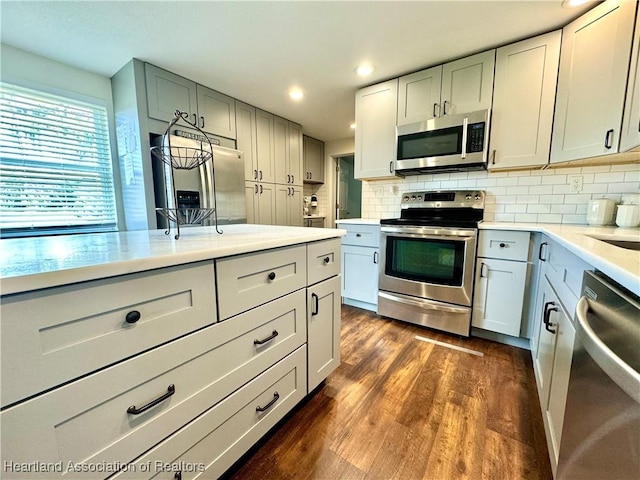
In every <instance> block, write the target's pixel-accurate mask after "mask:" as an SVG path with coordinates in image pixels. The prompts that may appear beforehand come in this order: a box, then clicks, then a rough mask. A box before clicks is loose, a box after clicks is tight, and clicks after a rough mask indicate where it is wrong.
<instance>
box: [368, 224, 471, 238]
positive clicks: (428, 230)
mask: <svg viewBox="0 0 640 480" xmlns="http://www.w3.org/2000/svg"><path fill="white" fill-rule="evenodd" d="M380 232H382V234H383V235H386V236H389V237H409V236H411V237H415V238H446V237H449V238H475V237H476V236H477V234H476V231H475V230H470V229H468V228H460V229H456V228H449V227H447V228H437V227H436V228H434V227H394V226H384V227H381V228H380Z"/></svg>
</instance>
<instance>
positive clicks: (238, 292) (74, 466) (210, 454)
mask: <svg viewBox="0 0 640 480" xmlns="http://www.w3.org/2000/svg"><path fill="white" fill-rule="evenodd" d="M339 249H340V241H339V239H329V240H321V241H315V242H310V243H308V244H307V243H303V244H299V245H292V246H289V247H281V248H276V249H271V250H264V251H259V252H255V253H246V254H241V255H236V256H233V257H227V258H221V259H216V260H215V262H214V261H213V259H212V260H209V261H206V262H200V263H197V264H193V266H192V268H191V270H190V269H189V268H187V266H182V267H172V268H168V269H160V270H156V271H150V272H144V273H143V274H131V275H126V276H124V277H116V278H114V279H110V280H104V281H102V280H98V281H93V282H86V284H77V285H75V286H71V285H70V286H66V287H58V288H55V289H51V291H50V292H49V294H48V295H45V297H43V298H44V299H45V300H47V302H48V304H49V306H50V310H51V311H54V310H56V312H55V313H56V314H55V315H49V316H51V317H53V324H52V325H53V327H55V328H58V327H57V326H58V325H65V328H66V329H65V330H64V331H63V333H64V335H66V336H67V337H68V339H69V341H68V342H67V343H68V344H69V345H73V342H74V340H75V339H78V338H79V339H82V338H84V337H83V336H86V337H87V338H89V340H90V341H91V342H94V338H95V337H96V335H95V333H96V332H99V331H100V330H101V329H103V330H104V332H105V335H107V334H109V332H111V330H112V329H113V325H116V327H118V329H120V328H123V327H122V325H121V323H122V321H123V320H122V318H120V317H121V315H120V313H122V312H123V311H124V312H127V311H128V310H129V309H130V308H132V306H135V307H136V308H138V304H139V305H140V307H139V309H140V311H141V312H142V318H141V320H140V324H139V325H135V327H136V328H139V327H140V328H141V329H140V330H139V331H137V333H136V331H135V330H134V331H129V332H126V333H125V334H120V333H117V334H115V335H116V336H115V337H114V338H115V339H119V340H118V342H120V343H121V345H120V344H118V342H116V343H115V344H112V343H113V341H112V340H109V341H108V342H107V343H106V344H105V346H101V345H102V344H100V343H90V344H89V346H88V347H87V348H90V349H91V348H92V345H96V346H95V347H93V349H94V350H96V352H95V354H94V356H93V357H94V358H91V359H89V360H91V361H87V365H88V366H87V367H86V368H87V369H88V370H77V369H74V368H70V366H69V365H65V362H62V363H60V364H53V366H52V367H51V368H52V369H53V370H52V372H53V373H52V374H51V375H50V376H51V378H52V382H53V383H46V384H43V385H45V386H44V387H41V386H39V385H40V384H39V383H36V384H29V385H30V389H29V390H25V391H23V390H20V389H18V388H16V387H15V386H14V385H13V384H12V383H7V384H6V386H5V384H4V383H3V385H2V389H3V399H4V398H5V396H6V398H8V399H11V402H10V403H8V404H5V408H4V409H3V410H2V412H1V413H0V426H1V429H2V435H1V436H0V446H1V449H0V463H1V464H2V465H3V474H2V478H3V479H12V478H16V479H32V478H44V479H53V478H89V479H96V478H106V477H110V476H112V475H113V474H116V476H118V478H152V477H153V478H174V479H175V478H183V479H184V478H195V477H198V478H218V477H219V476H220V475H221V474H222V473H223V472H224V471H225V470H226V469H227V468H228V467H229V466H231V465H232V464H233V463H234V462H235V461H236V460H237V459H238V458H240V457H241V456H242V455H243V454H244V453H245V452H246V451H247V450H248V449H249V448H250V447H251V446H252V445H253V444H254V443H255V442H256V441H257V440H258V439H259V438H260V437H262V436H263V435H264V434H265V433H266V432H267V431H268V430H269V429H270V428H271V427H273V426H274V425H275V424H276V423H277V422H278V421H279V420H280V419H281V418H283V417H284V416H285V414H286V413H287V412H289V411H290V410H291V409H292V408H293V407H294V406H295V405H296V404H297V403H298V402H299V401H300V400H302V398H304V396H305V395H307V393H308V392H309V391H310V390H311V389H313V388H314V387H315V386H317V385H318V384H319V383H320V382H322V381H323V380H324V379H325V378H326V377H327V375H329V374H330V373H331V372H332V371H333V370H335V368H336V367H337V366H338V365H339V363H340V275H339V272H340V252H339ZM327 257H328V258H329V261H328V262H326V261H325V258H327ZM308 269H310V270H311V271H312V272H313V274H312V275H311V276H310V278H309V279H308V278H307V270H308ZM214 272H215V274H214ZM189 273H192V274H193V275H192V276H190V275H188V274H189ZM196 274H197V275H196ZM176 275H179V276H180V278H174V277H175V276H176ZM165 276H166V278H165ZM314 279H316V280H314ZM316 281H317V283H314V282H316ZM83 287H87V289H86V291H90V292H92V293H93V297H95V298H104V299H106V300H105V301H104V302H102V301H101V303H96V304H94V305H93V306H92V308H91V309H89V310H87V309H86V308H84V307H83V303H85V302H79V303H78V302H76V303H73V302H69V301H68V297H69V295H70V292H71V291H72V290H74V289H77V290H78V291H79V292H80V293H81V292H82V291H83ZM176 287H182V290H181V289H180V288H178V291H177V293H175V292H174V290H175V288H176ZM207 289H208V290H209V291H204V290H207ZM167 292H168V293H167ZM20 295H24V296H22V297H18V296H17V295H16V296H7V297H3V298H2V306H3V315H5V314H7V315H8V318H3V322H5V321H6V320H10V319H11V318H9V317H13V316H15V314H16V312H21V314H22V315H23V316H24V315H26V316H24V317H23V320H25V319H26V320H28V317H29V315H30V314H31V313H34V312H35V313H37V312H41V315H39V317H43V318H45V317H47V316H48V314H47V313H46V312H45V310H44V309H43V308H42V305H43V304H42V302H43V301H44V300H43V298H41V297H42V292H33V295H32V294H31V293H26V294H20ZM114 295H115V296H114ZM163 295H168V298H169V299H173V298H174V297H176V296H177V297H176V298H177V299H178V300H179V299H180V298H182V297H187V299H190V301H187V302H185V301H177V300H176V301H175V305H176V308H173V309H168V308H167V306H168V303H167V301H165V302H162V301H158V300H157V299H159V298H161V297H162V296H163ZM85 297H86V296H85ZM18 300H20V301H23V302H24V305H23V306H24V308H23V309H22V310H21V309H20V308H19V307H20V305H19V302H18ZM174 300H175V299H174ZM87 303H89V302H87ZM169 303H171V302H169ZM147 304H148V305H147ZM216 305H218V308H216ZM5 307H6V310H5ZM111 309H113V311H114V312H115V313H114V314H113V315H111ZM57 310H60V312H58V311H57ZM65 315H66V316H67V317H68V318H66V321H65V319H64V318H62V317H64V316H65ZM78 316H79V318H85V317H87V318H89V319H90V321H88V323H87V324H86V325H87V326H84V324H83V323H79V322H77V321H75V322H74V320H77V318H78ZM163 316H166V317H167V320H166V321H162V320H161V318H162V317H163ZM94 317H95V318H94ZM16 318H18V317H16ZM145 319H149V320H151V321H150V322H149V324H148V325H146V326H144V322H143V320H145ZM36 320H38V321H39V319H36ZM211 320H213V322H211ZM167 322H169V323H167ZM14 323H15V322H10V323H7V324H6V325H5V324H4V323H3V325H2V334H3V342H4V335H5V327H9V326H10V328H9V330H6V333H7V335H10V336H11V335H14V333H15V332H14V329H15V328H16V327H15V325H13V324H14ZM18 323H20V322H18ZM23 323H25V324H27V323H28V322H27V321H25V322H23ZM125 323H126V320H125ZM156 325H157V326H156ZM74 327H75V328H74ZM125 327H126V326H125ZM29 328H32V327H29ZM38 328H40V327H38ZM154 328H157V329H159V330H162V332H160V331H158V332H155V331H154ZM76 329H77V330H76ZM44 330H46V325H45V328H44ZM42 331H43V329H42V328H40V332H41V336H40V340H42V339H43V338H42ZM16 332H17V330H16ZM63 333H60V334H54V337H53V339H54V340H56V342H57V343H58V344H62V345H63V346H64V345H65V344H64V342H63V340H64V335H63ZM167 335H169V336H170V338H169V337H167ZM12 338H14V337H12ZM152 339H155V344H154V345H151V346H150V345H149V344H148V341H150V340H152ZM14 341H17V342H19V339H15V338H14ZM30 341H32V340H30ZM52 341H53V340H51V341H49V343H51V342H52ZM110 342H111V343H110ZM110 345H111V347H112V352H115V353H113V354H112V355H111V356H109V355H107V356H105V355H103V352H102V349H106V348H107V347H108V346H110ZM3 347H4V343H3ZM140 348H146V349H145V350H144V351H142V352H141V351H140ZM63 353H64V355H67V357H65V358H68V359H69V362H71V363H73V358H74V357H73V356H70V355H71V353H73V352H70V353H65V352H63ZM32 354H33V349H25V350H24V351H20V349H17V350H15V351H14V356H15V358H14V359H13V361H15V362H18V363H19V362H20V361H21V360H26V359H29V357H30V356H33V355H32ZM87 355H88V356H91V352H88V353H87ZM114 355H115V357H114ZM34 358H35V357H34ZM3 360H4V357H3ZM29 361H31V360H29ZM96 362H102V363H101V364H100V365H97V364H96ZM31 364H32V365H33V369H34V372H33V373H34V376H36V377H37V378H45V377H46V376H47V375H46V373H47V372H48V371H49V370H46V369H44V368H42V367H40V366H39V363H38V362H35V363H34V362H31ZM40 370H42V371H40ZM58 370H59V371H60V372H62V373H61V375H58V373H57V372H58ZM78 372H80V373H81V374H82V376H80V377H79V378H76V379H75V380H74V378H75V377H77V375H78ZM85 372H87V374H85ZM3 376H4V370H3ZM308 377H309V379H310V380H309V382H308V381H307V378H308ZM61 381H64V382H65V383H62V384H61V385H59V383H60V382H61ZM49 385H51V386H53V388H51V387H49ZM55 385H58V386H55ZM33 388H39V389H40V390H39V391H35V392H33V394H32V391H33ZM25 392H26V393H25ZM123 468H124V470H122V471H120V470H121V469H123ZM177 472H180V474H179V475H177Z"/></svg>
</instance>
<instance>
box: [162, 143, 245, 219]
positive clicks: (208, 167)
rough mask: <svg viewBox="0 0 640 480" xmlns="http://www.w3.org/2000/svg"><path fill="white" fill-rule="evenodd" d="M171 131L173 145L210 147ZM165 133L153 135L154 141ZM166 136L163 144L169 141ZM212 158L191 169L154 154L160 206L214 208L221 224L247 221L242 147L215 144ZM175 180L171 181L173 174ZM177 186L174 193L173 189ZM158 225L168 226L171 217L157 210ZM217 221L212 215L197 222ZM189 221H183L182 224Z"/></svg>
mask: <svg viewBox="0 0 640 480" xmlns="http://www.w3.org/2000/svg"><path fill="white" fill-rule="evenodd" d="M191 137H193V138H186V137H184V136H177V135H171V138H170V140H171V146H172V148H173V147H174V146H184V147H193V148H200V147H203V148H206V149H209V145H208V143H204V144H203V142H202V141H201V140H199V139H198V136H197V135H191ZM162 140H163V137H161V136H159V137H156V138H154V139H152V145H153V144H155V145H162ZM166 140H167V139H166V138H165V142H164V144H165V145H166V144H167V141H166ZM214 141H215V140H214ZM212 148H213V160H210V161H207V162H205V163H204V164H203V165H200V166H199V167H197V168H194V169H192V170H176V169H172V168H171V167H170V166H168V165H166V164H165V163H164V162H162V161H161V160H160V159H158V158H156V157H153V156H152V161H153V180H154V189H155V203H156V207H157V208H178V209H180V208H214V198H213V192H214V191H215V197H216V198H215V206H216V213H217V220H218V224H219V225H228V224H231V223H247V206H246V199H245V192H244V154H243V152H241V151H239V150H234V149H232V148H227V147H222V146H219V145H213V147H212ZM172 175H173V178H174V181H173V184H172V181H171V176H172ZM173 188H175V190H176V196H175V201H177V205H174V197H173V194H172V189H173ZM156 217H157V222H158V228H167V226H168V220H167V219H166V218H165V217H164V216H163V215H161V214H159V213H156ZM213 224H214V217H213V216H211V217H209V218H207V219H205V220H203V221H202V222H200V223H198V224H196V225H198V226H208V225H213ZM186 226H187V225H181V228H184V227H186Z"/></svg>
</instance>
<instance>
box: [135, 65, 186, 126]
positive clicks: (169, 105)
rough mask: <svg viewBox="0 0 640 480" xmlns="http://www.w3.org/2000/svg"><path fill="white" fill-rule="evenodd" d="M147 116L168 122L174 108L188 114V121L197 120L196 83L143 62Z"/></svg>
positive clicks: (172, 115) (171, 117)
mask: <svg viewBox="0 0 640 480" xmlns="http://www.w3.org/2000/svg"><path fill="white" fill-rule="evenodd" d="M144 73H145V79H146V83H147V101H148V108H149V112H148V113H149V117H151V118H155V119H157V120H163V121H165V122H170V121H171V120H172V119H173V117H174V113H175V111H176V110H180V111H182V112H186V113H188V114H189V121H190V122H192V123H196V121H197V120H198V100H197V98H198V95H197V92H196V84H195V82H192V81H191V80H187V79H186V78H183V77H181V76H179V75H175V74H173V73H171V72H167V71H166V70H162V69H161V68H158V67H156V66H154V65H150V64H148V63H145V65H144Z"/></svg>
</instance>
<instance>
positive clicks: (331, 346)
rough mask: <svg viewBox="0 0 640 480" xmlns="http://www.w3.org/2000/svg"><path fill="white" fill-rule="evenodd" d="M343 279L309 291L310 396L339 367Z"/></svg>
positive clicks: (312, 287) (330, 280)
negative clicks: (341, 285) (341, 283)
mask: <svg viewBox="0 0 640 480" xmlns="http://www.w3.org/2000/svg"><path fill="white" fill-rule="evenodd" d="M340 304H341V302H340V277H339V276H336V277H332V278H330V279H328V280H325V281H323V282H320V283H317V284H315V285H313V286H311V287H309V288H307V349H308V369H309V375H308V379H307V381H308V392H311V391H312V390H313V389H314V388H316V387H317V386H318V385H319V384H320V382H322V381H323V380H324V379H325V378H327V376H328V375H329V374H330V373H331V372H333V371H334V370H335V369H336V368H338V365H340V325H341V321H340Z"/></svg>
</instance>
